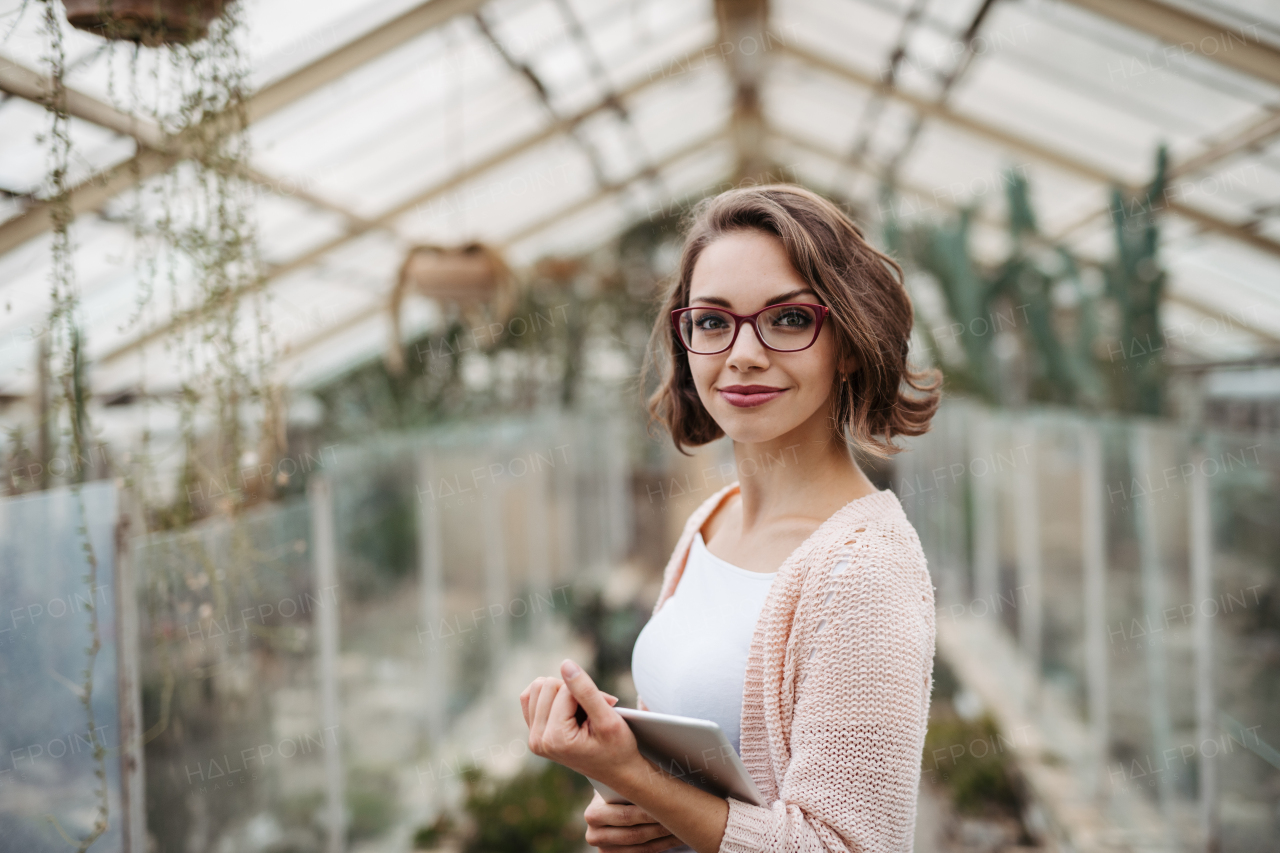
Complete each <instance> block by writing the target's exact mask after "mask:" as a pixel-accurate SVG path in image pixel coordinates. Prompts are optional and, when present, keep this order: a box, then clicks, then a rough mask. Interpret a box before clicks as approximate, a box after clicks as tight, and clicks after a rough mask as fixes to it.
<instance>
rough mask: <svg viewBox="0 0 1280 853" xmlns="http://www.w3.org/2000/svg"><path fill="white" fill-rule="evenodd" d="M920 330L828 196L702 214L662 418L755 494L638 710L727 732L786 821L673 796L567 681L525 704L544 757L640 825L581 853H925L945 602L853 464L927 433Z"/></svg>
mask: <svg viewBox="0 0 1280 853" xmlns="http://www.w3.org/2000/svg"><path fill="white" fill-rule="evenodd" d="M911 322H912V311H911V303H910V301H909V300H908V298H907V295H906V292H905V290H904V288H903V285H902V271H901V269H900V268H899V267H898V265H897V264H895V263H894V262H893V261H892V260H890V259H889V258H888V257H886V256H885V255H883V254H881V253H880V252H878V251H876V250H875V249H873V248H872V247H871V246H870V245H868V244H867V242H866V241H865V240H864V239H863V237H862V234H861V232H860V231H859V230H858V228H857V226H855V225H854V224H853V222H851V221H850V220H849V219H848V218H847V217H846V216H845V215H844V214H843V213H842V212H841V211H840V210H839V208H837V207H836V206H835V205H833V204H831V203H830V202H828V201H826V200H824V199H822V198H821V197H819V196H817V195H815V194H813V193H811V192H808V191H807V190H804V189H800V188H798V187H793V186H785V185H773V186H763V187H751V188H744V189H736V190H730V191H729V192H726V193H723V194H721V195H719V196H716V197H715V198H713V199H710V200H709V201H708V202H704V204H703V205H702V206H701V207H700V208H699V209H698V211H697V213H696V216H695V218H694V222H693V224H692V226H691V228H690V231H689V233H688V236H687V238H686V240H685V245H684V251H683V255H682V258H681V262H680V270H679V275H678V277H677V279H676V280H675V281H674V282H673V285H672V288H671V291H670V293H669V295H668V297H667V300H666V306H665V310H664V311H662V312H661V313H660V315H659V318H658V323H657V324H656V326H655V328H654V334H653V344H654V346H652V347H651V352H656V353H657V354H658V367H659V369H660V370H661V371H662V376H661V383H660V386H659V388H658V390H657V392H656V393H655V394H654V395H653V397H652V398H651V399H650V401H649V404H650V410H651V412H652V413H653V415H654V416H655V417H656V418H657V419H658V420H660V421H661V422H662V423H663V424H664V425H665V426H666V427H667V428H668V429H669V430H670V432H671V435H672V438H673V439H674V441H675V443H676V446H677V447H678V448H680V449H681V450H683V448H684V446H686V445H695V446H696V445H701V444H705V443H707V442H709V441H713V440H715V439H717V438H719V437H720V436H721V435H728V436H729V437H730V439H732V441H733V449H734V456H735V460H736V463H737V470H738V472H739V477H740V482H739V483H735V484H733V485H731V486H729V487H727V488H725V489H723V490H722V491H720V492H719V493H717V494H715V495H712V496H711V497H710V498H709V499H708V500H707V501H706V502H705V503H704V504H703V505H702V506H701V507H700V508H699V509H698V510H697V511H696V512H694V514H693V515H692V517H690V519H689V521H688V523H687V524H686V525H685V529H684V533H683V535H682V536H681V537H680V540H679V542H678V544H677V545H676V548H675V552H674V553H673V554H672V556H671V560H670V562H669V563H668V564H667V567H666V571H665V573H664V576H663V584H662V589H661V592H660V594H659V596H658V601H657V604H656V605H655V607H654V615H653V617H652V618H651V619H650V621H649V623H648V624H647V625H646V626H645V629H644V631H643V632H642V633H641V635H640V637H639V639H638V640H637V642H636V647H635V652H634V656H633V660H632V672H633V675H634V677H635V682H636V687H637V690H638V692H639V694H640V697H641V703H640V706H641V707H643V708H648V709H650V710H654V711H661V712H665V713H676V714H682V715H685V716H696V717H702V718H706V719H712V720H715V721H716V722H717V723H719V724H720V726H721V728H722V729H724V731H725V732H726V733H727V734H728V735H729V737H730V740H731V741H733V742H734V743H735V746H738V748H739V753H740V754H741V756H742V759H743V762H744V763H745V765H746V767H747V769H748V770H749V771H750V773H751V776H752V778H753V779H754V780H755V782H756V784H757V786H758V787H759V788H760V791H761V792H762V793H763V794H764V796H765V801H766V802H768V803H770V805H769V806H767V807H766V806H755V805H748V804H746V803H743V802H740V801H738V800H734V799H722V798H719V797H716V796H714V795H712V794H709V793H707V792H705V791H701V790H697V789H695V788H693V787H692V786H690V785H687V784H686V783H684V782H682V781H680V780H678V779H674V778H672V777H670V776H667V775H665V774H663V773H662V772H661V771H659V770H658V769H657V768H656V767H655V766H654V765H653V764H652V763H651V762H648V761H647V760H646V759H644V758H643V757H642V756H640V754H639V752H638V751H637V749H636V744H635V739H634V737H633V736H632V735H631V731H630V729H629V728H628V727H627V725H626V723H625V722H623V720H622V718H621V717H620V716H619V715H618V714H617V713H616V712H615V711H613V710H612V703H613V702H616V701H617V700H616V699H614V697H612V696H608V695H607V694H604V693H601V692H600V691H599V690H598V689H597V688H596V687H595V685H594V684H592V682H591V679H590V677H589V676H587V675H586V674H585V673H583V672H582V670H581V668H580V667H578V666H577V665H576V664H575V663H573V662H572V661H569V660H566V661H565V662H564V663H563V664H562V665H561V676H562V677H561V678H558V679H557V678H539V679H536V680H535V681H534V682H533V683H532V684H530V685H529V687H528V688H527V689H526V690H525V691H524V693H522V694H521V696H520V700H521V705H522V707H523V709H524V714H525V721H526V722H527V723H528V724H529V746H530V748H531V749H532V750H533V751H534V752H535V753H536V754H538V755H541V756H544V757H546V758H550V759H552V760H554V761H557V762H559V763H561V764H564V765H565V766H567V767H570V768H572V769H574V770H577V771H579V772H581V773H583V774H585V775H587V776H590V777H591V778H593V779H596V780H599V781H601V782H603V783H604V784H606V785H608V786H609V787H610V788H613V789H614V790H615V791H617V792H618V793H620V794H622V795H623V796H624V797H626V798H627V799H628V800H630V801H631V802H632V803H634V805H626V806H619V805H610V804H607V803H605V802H604V801H603V800H602V799H601V798H600V796H599V794H597V795H596V797H595V799H594V800H593V801H592V802H591V805H590V806H588V808H587V810H586V821H587V826H588V829H587V836H586V840H587V842H588V843H589V844H591V845H593V846H595V847H599V848H600V849H601V850H604V851H629V853H655V851H660V850H666V849H670V848H674V847H678V846H680V845H681V844H685V845H687V846H688V847H689V848H692V849H693V850H696V851H698V853H714V851H724V853H730V851H732V853H748V851H780V853H781V851H871V850H874V851H881V850H883V851H890V850H892V851H909V850H910V849H911V845H912V834H913V829H914V825H915V803H916V789H917V784H918V782H919V775H920V755H921V750H922V748H923V744H924V734H925V723H926V719H927V716H928V710H929V693H930V689H931V687H932V681H931V675H930V674H931V671H932V664H933V644H934V613H933V587H932V585H931V584H930V582H929V574H928V570H927V569H926V567H925V560H924V555H923V553H922V552H921V549H920V541H919V539H918V538H917V536H916V533H915V531H914V530H913V529H912V527H911V524H910V523H909V522H908V521H907V519H906V516H905V515H904V514H903V512H902V507H901V505H900V504H899V503H898V499H897V498H896V497H895V496H894V494H893V493H892V492H890V491H887V490H886V491H878V490H877V489H876V488H875V486H873V485H872V484H871V482H870V481H869V480H868V479H867V477H866V476H865V475H864V474H863V472H862V471H861V470H860V469H859V468H858V465H857V464H856V462H855V461H854V459H853V457H852V455H851V453H850V449H849V445H850V443H851V442H852V443H853V444H856V445H857V446H858V447H859V448H861V449H862V450H863V451H864V452H869V453H872V454H876V455H880V456H884V455H887V454H890V453H895V452H897V451H898V450H900V448H898V447H895V446H894V445H893V444H892V439H893V437H894V436H896V435H920V434H922V433H924V432H925V431H926V430H927V429H928V426H929V420H930V418H931V417H932V416H933V413H934V411H935V409H936V408H937V405H938V390H937V386H938V382H939V380H938V379H937V378H935V377H933V376H925V375H924V374H919V373H915V372H913V371H911V370H910V368H909V367H908V366H907V362H906V356H907V339H908V336H909V335H910V332H911ZM904 392H905V393H904ZM579 706H581V707H582V708H583V709H584V711H585V712H586V717H587V719H586V721H585V722H584V723H582V724H581V725H579V724H578V722H577V720H576V719H575V712H576V711H577V709H578V707H579Z"/></svg>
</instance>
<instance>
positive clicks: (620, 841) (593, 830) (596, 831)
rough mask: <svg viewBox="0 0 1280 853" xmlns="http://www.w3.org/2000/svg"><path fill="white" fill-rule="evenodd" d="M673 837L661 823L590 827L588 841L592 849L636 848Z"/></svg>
mask: <svg viewBox="0 0 1280 853" xmlns="http://www.w3.org/2000/svg"><path fill="white" fill-rule="evenodd" d="M670 835H671V830H669V829H667V828H666V827H665V826H663V825H662V824H660V823H642V824H640V825H639V826H589V827H587V834H586V840H587V843H588V844H590V845H591V846H592V847H636V846H638V845H641V844H645V843H648V842H650V841H655V840H657V839H660V838H664V837H666V836H670Z"/></svg>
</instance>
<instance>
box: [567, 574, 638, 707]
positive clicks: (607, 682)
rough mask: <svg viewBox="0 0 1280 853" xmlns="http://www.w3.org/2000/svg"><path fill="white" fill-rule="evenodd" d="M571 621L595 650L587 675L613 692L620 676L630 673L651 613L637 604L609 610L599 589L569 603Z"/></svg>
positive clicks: (574, 596)
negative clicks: (633, 657)
mask: <svg viewBox="0 0 1280 853" xmlns="http://www.w3.org/2000/svg"><path fill="white" fill-rule="evenodd" d="M569 608H570V609H569V622H570V624H571V625H572V626H573V628H574V631H576V632H577V633H578V634H579V635H580V636H582V637H583V638H584V639H586V640H587V641H588V642H589V643H590V644H591V646H592V647H593V648H594V649H595V650H596V652H595V660H594V662H593V663H592V665H591V666H590V667H588V672H589V674H590V675H591V677H592V679H593V680H594V681H595V682H596V684H597V686H599V687H600V689H602V690H605V691H607V692H614V690H613V682H614V679H615V678H617V676H618V675H620V674H622V673H624V672H630V670H631V651H632V649H633V648H634V647H635V644H636V638H637V637H639V636H640V631H641V629H642V628H644V626H645V623H646V622H648V621H649V616H650V614H649V611H648V610H647V609H645V608H644V607H641V606H640V605H638V604H636V603H634V602H633V603H630V604H628V605H626V606H624V607H621V608H614V607H609V606H608V605H607V604H606V603H605V600H604V596H603V595H602V594H601V593H600V591H599V590H592V591H590V592H587V593H582V592H576V591H575V594H574V595H573V597H572V599H570V602H569Z"/></svg>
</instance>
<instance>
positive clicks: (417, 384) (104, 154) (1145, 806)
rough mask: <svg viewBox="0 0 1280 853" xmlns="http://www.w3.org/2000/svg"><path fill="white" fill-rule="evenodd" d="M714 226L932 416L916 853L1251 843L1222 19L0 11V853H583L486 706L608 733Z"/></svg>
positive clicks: (1241, 60) (1242, 84)
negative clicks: (858, 263) (881, 265)
mask: <svg viewBox="0 0 1280 853" xmlns="http://www.w3.org/2000/svg"><path fill="white" fill-rule="evenodd" d="M766 181H790V182H796V183H799V184H803V185H805V186H807V187H810V188H811V189H813V190H815V191H817V192H819V193H822V194H824V195H826V196H827V197H829V198H832V199H833V200H835V201H836V202H837V203H839V204H841V205H842V206H844V207H845V209H846V210H848V211H849V213H850V214H851V215H852V216H854V217H855V218H856V219H857V221H858V222H859V223H860V224H861V225H862V226H863V227H864V229H865V230H866V233H867V234H868V236H869V238H870V239H871V240H872V241H873V242H874V243H875V244H876V245H878V246H882V247H884V248H885V249H886V250H887V251H889V252H890V253H891V254H892V255H893V256H894V257H896V258H897V259H898V260H899V261H900V262H901V263H902V265H903V267H904V268H905V271H906V284H907V287H908V288H909V290H910V293H911V296H912V298H913V301H914V304H915V308H916V325H915V330H914V332H913V337H912V359H913V361H915V362H916V363H917V364H920V365H928V364H932V365H935V366H937V367H940V368H941V369H942V370H943V372H944V373H945V375H946V383H947V384H946V389H947V393H946V398H945V401H944V403H943V406H942V409H941V411H940V413H939V415H938V418H937V420H936V421H935V424H934V428H933V430H932V431H931V432H930V433H929V434H928V435H926V436H923V437H921V438H919V439H914V440H910V441H907V442H905V444H906V446H907V447H908V448H909V452H907V453H904V454H901V455H898V456H896V457H894V458H893V459H891V460H889V461H878V460H872V459H867V460H864V463H865V465H866V468H867V470H868V473H869V474H870V475H871V476H872V478H873V479H874V480H875V482H876V483H877V485H878V486H880V487H881V488H891V489H893V490H894V491H895V492H896V493H897V495H898V497H899V498H900V499H901V500H902V502H903V504H904V506H905V507H906V509H907V511H908V513H909V515H910V517H911V519H912V521H913V523H914V524H915V525H916V527H917V529H918V531H919V533H920V536H921V539H922V541H923V542H924V545H925V549H926V553H927V556H928V558H929V565H930V571H931V572H932V575H933V578H934V581H935V583H936V584H937V588H938V592H937V601H938V612H937V624H938V642H937V647H938V655H937V663H936V673H935V692H934V696H933V707H932V718H931V723H930V729H929V735H928V741H927V744H926V748H925V750H924V753H923V755H922V756H921V770H922V773H921V791H920V804H919V819H918V824H917V828H916V849H917V850H918V851H974V852H975V853H976V851H1012V850H1018V851H1030V850H1044V851H1135V853H1136V851H1206V853H1216V851H1224V853H1225V851H1231V853H1237V851H1238V852H1239V853H1254V851H1257V853H1261V852H1262V851H1273V850H1275V849H1276V846H1275V845H1276V840H1275V839H1276V838H1277V837H1280V835H1278V833H1280V289H1278V285H1280V4H1277V3H1276V2H1274V0H1202V2H1193V0H771V2H767V1H766V0H715V2H711V1H710V0H698V2H693V0H595V2H588V0H490V1H489V2H484V0H426V2H421V0H383V2H377V3H374V2H368V0H311V2H302V0H234V2H223V0H145V2H143V1H142V0H0V305H2V306H3V307H2V309H0V426H2V427H3V430H4V432H3V435H2V436H0V461H2V462H3V466H4V470H3V481H2V486H0V488H3V491H4V496H3V497H0V605H2V606H0V746H2V748H0V850H3V851H22V853H27V852H28V851H63V850H68V849H78V850H80V851H86V850H92V851H125V852H126V853H146V851H163V853H170V851H173V853H232V852H233V851H237V852H238V851H245V853H312V851H315V853H320V851H324V853H339V851H353V853H354V851H360V852H361V853H382V851H386V852H387V853H393V851H395V853H400V851H410V850H444V851H450V853H485V851H512V853H524V851H529V852H530V853H561V851H565V852H566V853H577V851H581V850H583V849H584V848H585V844H584V841H583V831H584V825H583V824H582V820H581V812H582V809H583V807H584V805H585V803H586V802H587V801H588V800H589V798H590V788H589V787H588V786H587V784H586V782H585V780H584V779H583V778H582V777H580V776H578V775H577V774H574V773H572V772H569V771H566V770H564V769H563V768H560V767H559V766H558V765H554V764H551V763H548V762H546V761H544V760H542V759H539V758H537V757H535V756H532V755H530V754H529V753H528V750H527V748H526V735H527V732H526V728H525V725H524V722H523V719H522V717H521V715H520V711H519V705H518V700H517V697H518V694H519V692H520V691H521V690H522V689H523V687H524V686H525V685H526V684H527V683H528V682H529V681H530V680H531V679H532V678H534V677H536V676H538V675H548V674H552V673H554V672H555V671H556V667H557V664H558V662H559V661H560V660H561V659H562V658H563V657H566V656H571V657H574V658H575V659H577V660H578V661H580V662H582V663H584V664H585V665H587V666H588V668H589V670H590V672H591V673H592V675H593V677H594V678H595V679H596V680H597V682H598V683H600V684H601V685H602V686H603V687H605V688H606V689H608V690H610V691H612V692H614V693H616V694H617V695H619V696H620V697H621V698H622V701H623V702H624V704H633V703H634V701H635V691H634V687H633V685H632V683H631V680H630V674H629V664H630V654H631V647H632V644H633V642H634V640H635V637H636V635H637V633H638V632H639V630H640V628H641V627H642V626H643V624H644V623H645V621H646V620H647V618H648V616H649V614H650V612H651V610H652V606H653V603H654V601H655V599H656V596H657V590H658V585H659V581H660V577H661V572H662V568H663V566H664V565H665V562H666V560H667V557H668V555H669V553H670V550H671V548H672V546H673V545H674V542H675V539H676V536H677V534H678V532H679V531H680V528H681V526H682V524H683V522H684V519H685V518H686V517H687V515H688V513H689V512H690V511H691V510H692V509H693V508H694V507H696V506H697V505H698V504H699V503H700V502H702V501H703V500H705V499H706V498H707V497H709V496H710V495H711V494H712V493H714V492H715V491H716V490H718V489H720V488H721V487H723V486H725V485H728V484H729V483H731V482H733V481H734V480H736V479H738V477H739V472H737V471H736V470H735V467H734V463H733V455H732V448H731V447H729V446H728V445H726V444H725V443H724V442H723V441H722V442H717V443H715V444H713V445H710V446H708V447H706V448H703V449H701V450H700V452H698V453H697V454H695V455H694V456H692V457H685V456H682V455H680V454H678V453H676V452H675V451H674V450H673V449H672V448H671V446H670V442H669V441H668V440H666V439H665V438H664V437H663V436H662V435H661V434H658V433H657V432H654V431H651V430H650V429H649V428H648V425H647V423H646V417H645V414H644V408H643V398H644V391H645V389H643V388H642V387H641V385H640V379H639V375H638V368H639V365H640V363H641V360H642V358H643V356H644V350H645V347H646V345H647V335H648V330H649V329H650V327H651V325H652V323H653V320H654V315H655V312H656V297H657V294H658V293H659V292H660V290H661V288H662V285H663V283H664V282H665V281H666V280H668V277H669V276H670V274H671V273H672V271H673V269H674V265H675V262H676V259H677V257H678V253H679V246H680V227H681V223H682V221H683V220H684V219H685V217H686V216H687V214H688V213H689V212H690V210H691V208H692V207H693V205H694V204H695V203H696V202H697V201H698V200H699V199H700V198H703V197H705V196H708V195H711V194H715V193H717V192H720V191H723V190H725V189H728V188H731V187H734V186H742V185H746V184H751V183H760V182H766ZM745 473H746V474H749V473H750V472H745Z"/></svg>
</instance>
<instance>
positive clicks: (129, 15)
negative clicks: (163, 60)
mask: <svg viewBox="0 0 1280 853" xmlns="http://www.w3.org/2000/svg"><path fill="white" fill-rule="evenodd" d="M228 2H230V0H63V6H64V7H66V10H67V21H68V22H69V23H70V24H71V26H73V27H75V28H76V29H80V30H85V31H87V32H91V33H93V34H94V35H98V36H102V37H103V38H107V39H115V40H118V41H132V42H137V43H139V44H143V45H146V46H147V47H160V46H161V45H166V44H189V43H190V42H193V41H199V40H200V39H202V38H204V37H205V36H206V35H207V34H208V32H209V24H211V23H212V22H213V20H214V19H215V18H217V17H218V16H219V15H221V14H222V10H223V9H224V8H226V5H227V3H228Z"/></svg>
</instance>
